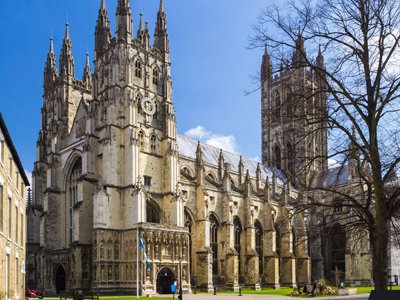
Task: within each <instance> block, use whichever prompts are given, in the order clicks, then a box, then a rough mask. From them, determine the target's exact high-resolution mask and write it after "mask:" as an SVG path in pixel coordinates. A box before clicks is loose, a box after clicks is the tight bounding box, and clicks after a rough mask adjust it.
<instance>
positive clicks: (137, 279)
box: [136, 227, 139, 299]
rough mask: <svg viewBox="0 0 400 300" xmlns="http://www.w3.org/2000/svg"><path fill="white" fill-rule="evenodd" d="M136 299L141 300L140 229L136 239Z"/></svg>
mask: <svg viewBox="0 0 400 300" xmlns="http://www.w3.org/2000/svg"><path fill="white" fill-rule="evenodd" d="M136 299H139V227H138V228H137V237H136Z"/></svg>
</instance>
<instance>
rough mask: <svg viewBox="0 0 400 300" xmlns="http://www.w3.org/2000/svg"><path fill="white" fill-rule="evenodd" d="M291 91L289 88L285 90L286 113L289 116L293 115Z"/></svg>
mask: <svg viewBox="0 0 400 300" xmlns="http://www.w3.org/2000/svg"><path fill="white" fill-rule="evenodd" d="M292 99H293V93H292V91H291V89H289V90H288V92H287V98H286V115H287V116H288V117H291V116H292V115H293V101H292Z"/></svg>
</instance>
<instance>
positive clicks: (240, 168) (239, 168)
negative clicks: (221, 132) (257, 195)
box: [238, 155, 244, 185]
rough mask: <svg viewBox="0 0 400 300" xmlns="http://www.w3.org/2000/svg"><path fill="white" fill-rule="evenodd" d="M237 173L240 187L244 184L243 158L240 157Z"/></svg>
mask: <svg viewBox="0 0 400 300" xmlns="http://www.w3.org/2000/svg"><path fill="white" fill-rule="evenodd" d="M238 171H239V185H242V184H243V183H244V164H243V157H242V156H241V155H240V160H239V165H238Z"/></svg>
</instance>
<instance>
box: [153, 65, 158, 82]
mask: <svg viewBox="0 0 400 300" xmlns="http://www.w3.org/2000/svg"><path fill="white" fill-rule="evenodd" d="M158 73H159V72H158V69H157V68H154V69H153V84H154V85H158V76H159V75H158Z"/></svg>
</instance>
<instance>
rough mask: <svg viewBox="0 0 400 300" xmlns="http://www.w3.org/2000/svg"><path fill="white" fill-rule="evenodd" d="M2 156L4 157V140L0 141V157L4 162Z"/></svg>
mask: <svg viewBox="0 0 400 300" xmlns="http://www.w3.org/2000/svg"><path fill="white" fill-rule="evenodd" d="M4 157H5V142H4V140H1V141H0V158H1V162H4Z"/></svg>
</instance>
